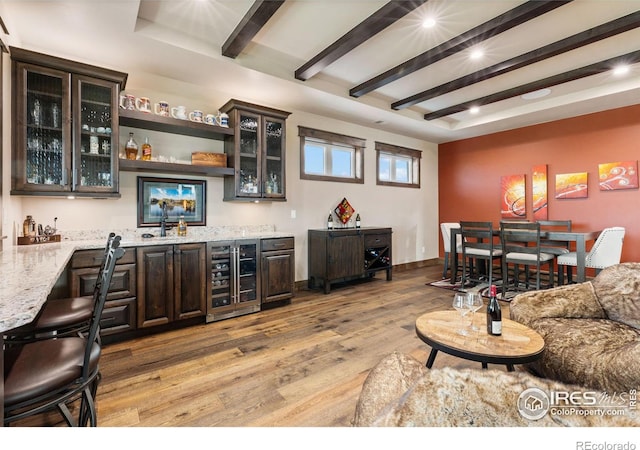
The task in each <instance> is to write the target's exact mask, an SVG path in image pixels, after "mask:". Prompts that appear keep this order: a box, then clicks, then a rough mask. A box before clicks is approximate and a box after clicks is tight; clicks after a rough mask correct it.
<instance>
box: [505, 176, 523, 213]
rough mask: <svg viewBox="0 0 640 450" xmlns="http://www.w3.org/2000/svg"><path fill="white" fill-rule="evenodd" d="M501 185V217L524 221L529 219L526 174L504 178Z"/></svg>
mask: <svg viewBox="0 0 640 450" xmlns="http://www.w3.org/2000/svg"><path fill="white" fill-rule="evenodd" d="M500 185H501V189H500V195H501V201H500V216H501V217H502V218H503V219H522V218H524V217H527V202H526V191H525V176H524V174H522V175H506V176H502V177H501V178H500Z"/></svg>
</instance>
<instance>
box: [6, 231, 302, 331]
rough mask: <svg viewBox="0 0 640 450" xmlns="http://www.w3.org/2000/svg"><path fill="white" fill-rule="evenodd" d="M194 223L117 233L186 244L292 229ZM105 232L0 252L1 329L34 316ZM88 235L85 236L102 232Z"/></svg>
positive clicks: (126, 243)
mask: <svg viewBox="0 0 640 450" xmlns="http://www.w3.org/2000/svg"><path fill="white" fill-rule="evenodd" d="M201 228H202V227H198V228H196V227H193V228H190V229H189V230H188V234H187V236H184V237H180V236H176V235H175V230H171V231H170V232H168V233H167V234H168V236H167V237H154V238H151V239H147V238H142V237H141V234H142V233H144V232H150V233H152V234H155V235H156V236H158V235H159V233H158V232H157V230H144V229H136V230H135V231H133V232H123V233H118V231H117V230H116V231H115V232H116V233H117V234H120V235H121V236H122V241H121V246H122V247H124V248H127V247H141V246H148V245H163V244H187V243H192V242H212V241H226V240H234V239H266V238H276V237H293V234H291V233H283V232H276V231H274V230H273V227H258V228H253V227H249V228H244V227H243V228H237V227H234V228H227V227H221V228H220V227H216V228H215V229H211V228H209V227H204V228H205V229H201ZM108 234H109V233H108V232H106V231H105V232H95V231H94V232H90V233H86V236H82V237H85V239H74V240H65V239H63V241H62V242H60V243H44V244H34V245H23V246H13V247H9V248H6V249H5V250H3V251H1V252H0V333H2V332H4V331H7V330H11V329H13V328H16V327H19V326H21V325H24V324H26V323H29V322H31V321H33V319H35V317H36V316H37V314H38V312H39V311H40V309H41V308H42V305H43V304H44V302H45V301H46V300H47V297H48V295H49V293H50V292H51V289H52V288H53V287H54V285H55V284H56V281H57V280H58V278H59V277H60V275H61V274H62V273H63V272H64V269H65V267H66V265H67V263H68V262H69V260H70V259H71V256H72V255H73V252H75V251H76V250H87V249H100V248H104V245H105V242H106V239H107V235H108ZM102 235H104V237H101V238H99V239H98V238H93V239H87V238H86V237H92V236H102Z"/></svg>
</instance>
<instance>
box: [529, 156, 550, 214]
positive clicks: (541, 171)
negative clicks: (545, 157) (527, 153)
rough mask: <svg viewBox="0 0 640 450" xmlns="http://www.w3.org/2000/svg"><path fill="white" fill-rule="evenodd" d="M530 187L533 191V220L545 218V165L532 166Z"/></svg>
mask: <svg viewBox="0 0 640 450" xmlns="http://www.w3.org/2000/svg"><path fill="white" fill-rule="evenodd" d="M532 172H533V176H532V179H531V185H532V186H531V187H532V192H533V220H547V219H548V214H549V212H548V211H549V209H548V206H547V205H548V202H547V165H546V164H540V165H538V166H533V169H532Z"/></svg>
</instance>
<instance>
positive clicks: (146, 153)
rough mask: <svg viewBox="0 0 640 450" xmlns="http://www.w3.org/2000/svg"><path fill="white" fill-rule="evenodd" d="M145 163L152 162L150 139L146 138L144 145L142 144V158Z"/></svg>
mask: <svg viewBox="0 0 640 450" xmlns="http://www.w3.org/2000/svg"><path fill="white" fill-rule="evenodd" d="M140 159H142V160H143V161H151V144H149V138H148V137H145V138H144V144H142V156H141V157H140Z"/></svg>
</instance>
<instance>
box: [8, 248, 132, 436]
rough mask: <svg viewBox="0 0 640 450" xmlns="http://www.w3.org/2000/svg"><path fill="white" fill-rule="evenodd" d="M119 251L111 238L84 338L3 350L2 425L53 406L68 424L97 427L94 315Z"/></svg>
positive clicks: (97, 347)
mask: <svg viewBox="0 0 640 450" xmlns="http://www.w3.org/2000/svg"><path fill="white" fill-rule="evenodd" d="M123 254H124V250H123V249H122V248H120V236H116V237H114V239H113V240H112V241H111V244H110V248H109V249H108V251H107V252H106V256H105V264H104V267H103V269H102V270H101V272H100V275H99V278H100V280H99V283H100V286H99V289H97V291H96V293H95V302H96V303H95V308H94V310H93V314H92V317H91V322H90V327H89V330H88V333H87V335H86V336H84V337H81V336H72V337H62V338H55V339H44V340H38V341H34V342H31V343H27V344H24V345H21V346H11V347H8V348H7V349H5V360H4V394H5V398H4V406H5V407H4V423H5V425H8V424H10V423H12V422H15V421H16V420H20V419H23V418H26V417H29V416H33V415H36V414H40V413H43V412H46V411H50V410H55V409H57V410H58V411H59V412H60V413H61V414H62V416H63V418H64V420H65V421H66V422H67V424H68V425H69V426H77V425H80V426H86V425H87V424H90V425H91V426H97V416H96V407H95V397H96V393H97V390H98V384H99V382H100V369H99V359H100V353H101V348H100V343H99V340H98V337H99V335H100V317H101V315H102V310H103V309H104V304H105V301H106V299H107V292H108V290H109V284H110V283H111V277H112V275H113V271H114V269H115V264H116V261H117V260H118V259H120V258H121V257H122V255H123ZM78 400H79V403H80V404H79V405H77V403H78V402H77V401H78ZM71 404H75V405H76V406H77V409H76V410H75V411H76V412H77V419H76V417H75V416H74V414H72V413H71V410H70V409H69V405H71Z"/></svg>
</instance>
